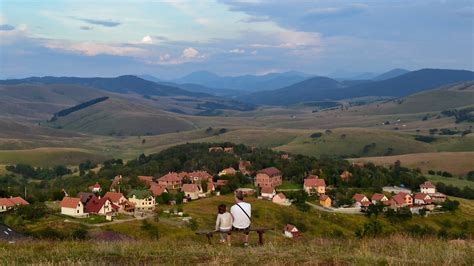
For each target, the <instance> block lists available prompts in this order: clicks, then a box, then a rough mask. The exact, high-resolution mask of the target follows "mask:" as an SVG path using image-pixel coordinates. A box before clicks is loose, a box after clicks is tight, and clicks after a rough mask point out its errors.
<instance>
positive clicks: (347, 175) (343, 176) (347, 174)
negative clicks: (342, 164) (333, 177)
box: [340, 171, 352, 182]
mask: <svg viewBox="0 0 474 266" xmlns="http://www.w3.org/2000/svg"><path fill="white" fill-rule="evenodd" d="M340 177H341V179H342V181H344V182H347V181H349V179H350V178H351V177H352V173H351V172H349V171H344V172H342V174H341V175H340Z"/></svg>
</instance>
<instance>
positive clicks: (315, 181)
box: [304, 178, 326, 187]
mask: <svg viewBox="0 0 474 266" xmlns="http://www.w3.org/2000/svg"><path fill="white" fill-rule="evenodd" d="M304 186H305V187H325V186H326V182H325V181H324V179H320V178H307V179H305V180H304Z"/></svg>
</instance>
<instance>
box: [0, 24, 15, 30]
mask: <svg viewBox="0 0 474 266" xmlns="http://www.w3.org/2000/svg"><path fill="white" fill-rule="evenodd" d="M14 29H15V27H14V26H12V25H9V24H2V25H0V31H11V30H14Z"/></svg>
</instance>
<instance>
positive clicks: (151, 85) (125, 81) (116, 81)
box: [0, 75, 210, 97]
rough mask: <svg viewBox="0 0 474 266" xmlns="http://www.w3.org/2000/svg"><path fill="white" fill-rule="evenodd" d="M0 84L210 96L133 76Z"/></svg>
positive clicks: (1, 81)
mask: <svg viewBox="0 0 474 266" xmlns="http://www.w3.org/2000/svg"><path fill="white" fill-rule="evenodd" d="M0 84H3V85H17V84H72V85H80V86H84V87H92V88H95V89H99V90H104V91H109V92H115V93H136V94H140V95H152V96H178V95H182V96H192V97H207V96H210V95H208V94H205V93H202V92H191V91H187V90H184V89H181V88H177V87H172V86H167V85H163V84H158V83H155V82H152V81H148V80H145V79H142V78H139V77H136V76H132V75H125V76H119V77H115V78H77V77H31V78H25V79H7V80H0Z"/></svg>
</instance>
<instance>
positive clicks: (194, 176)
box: [186, 171, 212, 184]
mask: <svg viewBox="0 0 474 266" xmlns="http://www.w3.org/2000/svg"><path fill="white" fill-rule="evenodd" d="M186 177H187V178H189V179H190V180H191V181H192V182H193V183H198V184H200V183H201V182H202V181H203V180H208V181H209V179H212V176H211V175H210V174H209V173H208V172H206V171H194V172H189V173H186Z"/></svg>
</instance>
